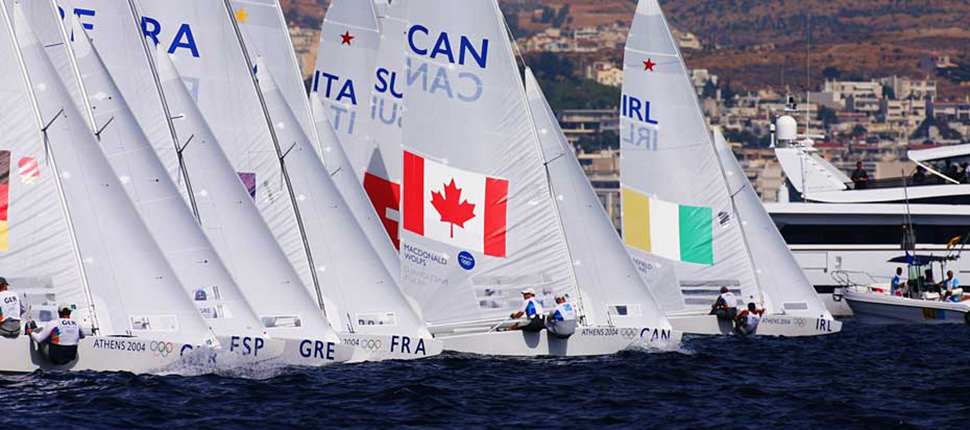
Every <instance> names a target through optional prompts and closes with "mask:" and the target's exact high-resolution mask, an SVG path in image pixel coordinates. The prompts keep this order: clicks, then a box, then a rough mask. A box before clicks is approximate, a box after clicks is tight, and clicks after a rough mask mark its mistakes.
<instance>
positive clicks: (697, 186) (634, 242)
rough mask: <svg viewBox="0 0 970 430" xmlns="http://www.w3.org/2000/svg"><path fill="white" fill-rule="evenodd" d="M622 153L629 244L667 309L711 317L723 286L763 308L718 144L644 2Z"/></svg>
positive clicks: (630, 65)
mask: <svg viewBox="0 0 970 430" xmlns="http://www.w3.org/2000/svg"><path fill="white" fill-rule="evenodd" d="M620 151H621V154H622V155H621V157H620V182H621V194H622V211H623V239H624V242H625V243H626V245H627V249H628V250H629V252H630V254H631V256H632V258H633V260H634V262H635V264H636V266H637V268H638V269H640V270H641V272H642V274H643V275H644V278H645V279H646V281H647V283H648V284H649V285H650V286H651V287H653V288H654V294H655V295H656V296H657V297H658V298H659V301H660V303H661V305H662V306H663V307H664V311H665V312H667V313H668V314H669V313H687V314H700V313H703V314H706V313H707V312H708V311H709V310H710V306H711V304H712V303H713V302H714V300H715V298H716V297H717V295H718V294H719V290H720V289H721V288H722V287H727V288H728V289H730V290H731V291H732V292H734V294H735V295H737V296H738V297H739V298H740V299H741V300H743V301H744V302H745V303H747V302H761V301H762V300H763V298H762V294H761V291H760V289H759V285H758V280H757V278H756V277H755V274H754V270H753V266H752V264H751V260H750V255H749V249H748V247H747V245H746V243H745V240H744V237H743V236H742V232H741V227H740V222H741V221H740V220H738V219H737V218H736V217H735V216H734V211H733V208H732V205H731V199H730V196H729V195H728V193H727V186H726V184H725V181H724V176H723V175H722V173H721V169H720V165H719V163H718V158H717V154H716V153H715V151H714V143H713V141H712V138H711V135H710V133H709V132H708V130H707V123H706V121H705V119H704V115H703V112H702V111H701V108H700V105H699V103H698V101H697V95H696V93H695V90H694V87H693V85H692V84H691V82H690V79H689V77H688V75H687V69H686V67H685V65H684V61H683V59H682V58H681V55H680V51H679V49H678V47H677V43H676V41H675V40H674V38H673V36H672V35H671V33H670V29H669V27H668V26H667V22H666V21H665V19H664V16H663V13H662V12H661V10H660V5H659V4H658V3H657V1H656V0H641V1H640V2H639V4H638V5H637V9H636V16H635V17H634V20H633V24H632V26H631V28H630V35H629V38H628V39H627V44H626V49H625V52H624V64H623V93H622V98H621V105H620ZM671 269H673V270H672V271H673V274H671ZM674 278H675V279H677V280H678V282H676V283H671V282H670V280H671V279H674Z"/></svg>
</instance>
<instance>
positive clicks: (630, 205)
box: [622, 188, 650, 252]
mask: <svg viewBox="0 0 970 430" xmlns="http://www.w3.org/2000/svg"><path fill="white" fill-rule="evenodd" d="M622 198H623V241H624V243H626V244H627V245H629V246H632V247H634V248H637V249H639V250H641V251H645V252H650V199H649V198H648V197H647V196H645V195H643V194H640V193H638V192H636V191H633V190H631V189H629V188H623V196H622Z"/></svg>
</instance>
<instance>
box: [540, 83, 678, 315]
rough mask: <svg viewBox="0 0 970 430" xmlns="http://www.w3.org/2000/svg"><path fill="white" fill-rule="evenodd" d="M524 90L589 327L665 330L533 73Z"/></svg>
mask: <svg viewBox="0 0 970 430" xmlns="http://www.w3.org/2000/svg"><path fill="white" fill-rule="evenodd" d="M525 88H526V93H527V94H528V97H529V105H530V107H531V109H532V115H533V118H534V120H535V125H536V128H537V130H538V132H539V141H540V142H541V144H542V152H543V155H544V157H545V159H546V169H547V170H548V172H549V182H550V184H551V186H552V190H553V194H554V195H555V197H556V199H557V200H558V201H559V203H558V210H559V217H560V219H561V220H562V224H563V230H564V231H565V235H566V243H567V244H568V245H569V249H570V255H571V256H572V258H573V267H574V271H575V272H576V278H577V280H578V281H579V285H580V290H581V291H582V292H583V295H582V303H583V311H584V314H585V315H586V319H587V321H588V322H589V323H590V324H597V325H614V324H616V325H620V326H647V327H652V328H664V329H669V328H670V322H668V321H667V318H666V317H664V314H663V311H662V310H661V309H660V306H658V305H657V303H656V301H655V300H654V298H653V296H652V295H651V294H650V290H649V289H648V288H647V286H646V285H645V284H644V282H643V280H642V279H641V278H640V274H639V272H637V269H636V267H634V265H633V262H632V261H630V259H629V258H628V255H627V251H626V248H624V246H623V242H622V241H621V240H620V237H619V236H618V235H617V233H616V230H615V229H614V228H613V223H612V222H611V221H610V218H609V217H608V216H607V215H606V212H605V211H604V210H603V205H602V204H601V203H600V200H599V198H598V197H597V196H596V193H595V192H594V191H593V188H592V187H591V186H590V184H589V181H588V180H587V179H586V175H585V174H584V173H583V168H582V167H581V166H580V165H579V160H577V159H576V155H575V154H573V150H572V147H571V146H570V144H569V142H568V141H567V140H566V136H565V135H564V134H563V133H562V130H561V129H560V128H559V123H558V122H557V121H556V115H555V114H554V113H553V112H552V108H550V107H549V104H548V102H547V101H546V98H545V96H544V95H543V93H542V89H541V88H540V87H539V83H538V82H537V81H536V79H535V76H533V74H532V70H531V69H526V70H525Z"/></svg>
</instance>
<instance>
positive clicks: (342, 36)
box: [340, 31, 354, 45]
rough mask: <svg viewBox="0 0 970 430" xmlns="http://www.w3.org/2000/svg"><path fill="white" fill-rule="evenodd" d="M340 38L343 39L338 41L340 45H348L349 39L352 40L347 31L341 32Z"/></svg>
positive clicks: (352, 37)
mask: <svg viewBox="0 0 970 430" xmlns="http://www.w3.org/2000/svg"><path fill="white" fill-rule="evenodd" d="M340 38H341V39H343V40H342V41H341V42H340V44H341V45H350V41H351V40H354V36H351V35H350V32H349V31H348V32H346V33H344V34H341V35H340Z"/></svg>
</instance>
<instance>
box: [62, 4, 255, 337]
mask: <svg viewBox="0 0 970 430" xmlns="http://www.w3.org/2000/svg"><path fill="white" fill-rule="evenodd" d="M69 22H72V23H73V24H74V25H73V32H72V37H71V40H72V42H71V43H70V45H71V46H72V47H73V52H74V55H75V56H76V58H77V64H78V70H79V76H80V80H81V81H82V82H83V83H84V89H85V99H86V100H87V103H88V108H89V109H90V110H91V112H92V114H93V115H92V116H93V119H94V123H93V124H91V126H92V130H93V131H94V132H96V133H97V137H98V142H99V143H100V144H101V149H102V151H103V152H104V154H105V156H106V157H107V159H108V162H109V163H111V166H112V168H113V169H114V172H115V174H116V175H117V176H118V177H119V178H120V180H121V184H122V186H123V187H125V191H126V192H127V193H128V196H129V197H130V198H131V200H132V202H133V203H134V204H135V207H136V208H137V209H138V213H139V215H141V219H142V220H143V221H144V222H145V225H146V226H147V227H148V229H149V231H151V233H152V237H154V238H155V242H156V243H158V246H159V247H160V248H161V249H162V252H164V253H165V257H166V258H167V259H168V262H169V264H170V265H171V266H172V269H174V270H175V273H176V275H177V276H178V278H179V280H180V281H181V284H182V286H183V287H185V289H186V293H187V294H188V296H189V297H190V298H192V301H193V302H194V303H195V306H196V307H197V308H198V309H199V312H200V313H201V314H202V316H203V317H204V318H205V319H206V320H207V323H208V324H209V325H210V326H211V327H212V329H213V331H214V332H215V333H216V334H219V335H225V336H229V335H240V334H242V333H245V332H246V331H248V330H260V329H262V325H261V324H260V323H259V320H258V319H257V318H256V314H255V313H254V312H253V310H252V308H250V306H249V304H248V303H246V301H245V299H244V298H243V296H242V294H241V293H240V291H239V287H238V286H237V285H236V283H235V281H234V280H233V279H232V276H231V275H230V274H229V271H228V270H227V269H226V266H225V265H224V264H223V263H222V260H221V259H220V258H219V256H218V255H217V254H216V252H215V250H214V249H213V247H212V245H211V244H210V243H209V240H208V239H207V238H206V236H205V234H204V233H203V232H202V229H201V228H200V227H199V224H198V221H197V219H196V218H195V217H194V216H193V214H192V212H191V211H190V210H189V207H188V206H186V204H185V201H184V200H183V199H182V195H181V194H180V193H179V191H178V188H177V187H176V186H175V184H174V183H173V182H172V180H171V178H170V177H169V174H168V172H167V171H166V170H165V167H164V166H163V165H162V163H161V161H160V160H159V159H158V156H157V155H156V154H155V152H154V150H152V147H151V144H150V143H149V141H148V137H147V136H145V134H144V132H143V131H142V130H141V128H140V127H139V125H138V123H137V122H136V121H135V117H134V115H133V114H132V112H131V110H130V109H129V108H128V104H127V102H126V101H125V97H124V96H123V95H122V94H121V92H120V91H119V90H118V87H117V86H116V85H115V83H114V81H113V79H112V77H111V75H110V74H109V73H108V70H107V68H105V66H104V63H103V62H102V61H101V58H100V56H99V54H98V51H97V50H96V49H95V48H94V46H92V45H91V41H90V40H89V39H88V36H87V33H86V32H85V31H84V29H83V28H82V27H81V24H80V22H79V21H78V20H77V18H75V17H73V16H72V17H70V18H69Z"/></svg>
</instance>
